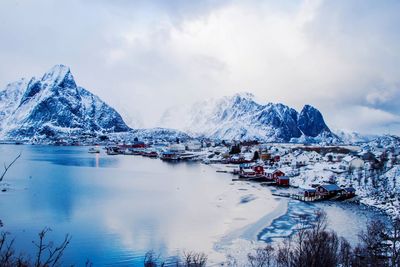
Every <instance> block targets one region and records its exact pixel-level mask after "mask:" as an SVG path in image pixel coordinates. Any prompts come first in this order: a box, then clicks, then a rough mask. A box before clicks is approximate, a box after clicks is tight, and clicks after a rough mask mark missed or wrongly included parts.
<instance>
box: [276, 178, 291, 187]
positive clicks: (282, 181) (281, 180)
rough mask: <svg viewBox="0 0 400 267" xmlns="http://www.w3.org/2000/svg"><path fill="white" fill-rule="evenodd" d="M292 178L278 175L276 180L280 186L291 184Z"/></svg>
mask: <svg viewBox="0 0 400 267" xmlns="http://www.w3.org/2000/svg"><path fill="white" fill-rule="evenodd" d="M289 181H290V179H289V177H287V176H278V177H276V178H275V182H276V184H277V185H279V186H289V184H290V182H289Z"/></svg>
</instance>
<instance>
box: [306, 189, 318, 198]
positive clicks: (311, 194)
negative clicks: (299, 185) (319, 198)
mask: <svg viewBox="0 0 400 267" xmlns="http://www.w3.org/2000/svg"><path fill="white" fill-rule="evenodd" d="M316 195H317V190H315V189H305V190H304V197H315V196H316Z"/></svg>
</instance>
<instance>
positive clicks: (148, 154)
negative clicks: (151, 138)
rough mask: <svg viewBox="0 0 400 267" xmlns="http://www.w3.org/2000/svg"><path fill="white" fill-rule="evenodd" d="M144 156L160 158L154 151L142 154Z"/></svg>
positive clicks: (146, 151)
mask: <svg viewBox="0 0 400 267" xmlns="http://www.w3.org/2000/svg"><path fill="white" fill-rule="evenodd" d="M142 156H144V157H149V158H156V157H158V153H157V151H154V150H145V151H143V152H142Z"/></svg>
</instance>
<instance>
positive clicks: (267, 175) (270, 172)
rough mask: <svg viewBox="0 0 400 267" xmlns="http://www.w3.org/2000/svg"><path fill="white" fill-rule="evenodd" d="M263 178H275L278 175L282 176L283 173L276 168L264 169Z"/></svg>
mask: <svg viewBox="0 0 400 267" xmlns="http://www.w3.org/2000/svg"><path fill="white" fill-rule="evenodd" d="M264 173H265V178H267V179H270V180H276V178H278V177H279V176H284V175H285V173H284V172H282V171H281V170H278V169H266V170H265V172H264Z"/></svg>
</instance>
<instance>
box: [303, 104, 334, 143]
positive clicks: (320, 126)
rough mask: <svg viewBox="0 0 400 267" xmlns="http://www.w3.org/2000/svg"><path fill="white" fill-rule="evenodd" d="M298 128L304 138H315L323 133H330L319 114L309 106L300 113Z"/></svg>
mask: <svg viewBox="0 0 400 267" xmlns="http://www.w3.org/2000/svg"><path fill="white" fill-rule="evenodd" d="M298 127H299V129H300V130H301V131H302V132H303V134H304V135H306V136H311V137H316V136H318V135H319V134H321V133H323V132H330V130H329V128H328V126H327V125H326V124H325V121H324V118H323V116H322V114H321V112H320V111H319V110H318V109H316V108H314V107H313V106H311V105H305V106H304V107H303V109H302V110H301V112H300V115H299V119H298Z"/></svg>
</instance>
